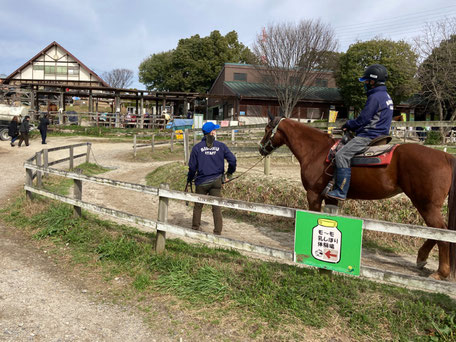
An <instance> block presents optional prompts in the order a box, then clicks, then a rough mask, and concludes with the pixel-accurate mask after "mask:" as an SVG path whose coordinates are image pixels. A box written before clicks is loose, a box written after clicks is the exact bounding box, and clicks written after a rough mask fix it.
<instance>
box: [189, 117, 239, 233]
mask: <svg viewBox="0 0 456 342" xmlns="http://www.w3.org/2000/svg"><path fill="white" fill-rule="evenodd" d="M218 128H220V126H219V125H215V124H214V123H212V122H206V123H205V124H204V125H203V128H202V130H203V134H204V137H203V139H202V140H201V142H199V143H198V144H196V145H195V146H193V149H192V153H191V154H190V160H189V162H188V175H187V183H190V182H192V181H193V179H195V185H196V193H197V194H200V195H211V196H216V197H221V196H222V182H223V181H224V177H225V175H224V173H225V159H226V160H227V161H228V171H227V177H228V178H231V176H232V175H233V173H234V172H235V171H236V157H235V156H234V154H233V153H231V151H230V149H229V148H228V147H227V146H226V145H225V144H224V143H222V142H219V141H216V140H215V130H216V129H218ZM195 175H196V177H195ZM202 209H203V204H202V203H195V206H194V208H193V220H192V229H194V230H201V229H200V224H201V211H202ZM212 215H213V217H214V234H215V235H221V234H222V228H223V221H222V209H221V208H220V207H218V206H215V205H213V206H212Z"/></svg>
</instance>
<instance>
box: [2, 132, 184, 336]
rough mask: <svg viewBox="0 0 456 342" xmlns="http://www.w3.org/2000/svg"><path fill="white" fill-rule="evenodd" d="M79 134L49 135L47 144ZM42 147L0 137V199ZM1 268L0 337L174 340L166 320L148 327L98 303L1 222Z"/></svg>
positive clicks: (130, 313)
mask: <svg viewBox="0 0 456 342" xmlns="http://www.w3.org/2000/svg"><path fill="white" fill-rule="evenodd" d="M79 140H80V139H68V138H52V139H50V142H49V143H48V145H47V147H55V146H60V145H65V144H71V143H76V142H77V141H79ZM95 145H96V146H97V147H96V150H98V151H99V152H102V151H103V149H104V148H106V150H109V148H108V147H107V146H106V147H103V146H104V145H108V144H100V148H98V145H97V144H95ZM121 145H125V146H122V147H123V148H127V147H128V146H126V145H127V144H119V147H121ZM42 147H43V145H41V144H38V142H37V141H36V140H35V141H32V142H31V145H30V146H29V147H21V148H18V147H15V148H12V147H10V146H9V143H7V142H1V144H0V164H1V165H2V177H0V189H1V192H0V204H5V203H7V202H8V201H10V200H11V198H12V196H13V195H14V194H16V193H17V191H18V189H19V188H20V187H22V186H23V184H24V178H25V177H24V169H23V163H24V161H25V160H26V159H27V158H30V157H31V156H33V154H34V153H35V152H37V151H39V150H41V149H42ZM129 147H130V149H131V145H129ZM111 148H112V145H111ZM0 268H1V272H0V341H15V342H16V341H122V342H125V341H179V337H176V335H174V334H170V335H168V334H167V333H166V330H167V327H166V326H163V329H161V331H160V330H156V329H154V331H152V329H151V328H150V327H149V326H148V325H147V324H146V323H144V322H143V318H142V317H141V315H140V314H138V313H137V312H135V311H134V310H132V309H129V308H125V307H120V306H117V305H112V304H104V303H102V299H101V298H99V297H98V296H97V294H95V293H91V291H90V290H87V289H86V288H85V287H84V283H83V282H79V280H78V279H74V278H73V277H72V276H71V275H69V274H67V272H65V270H60V269H59V267H58V266H57V265H55V264H54V263H53V262H52V261H51V258H50V257H48V256H47V254H46V251H43V250H41V249H37V248H36V247H33V246H32V245H31V244H30V243H28V241H25V240H24V239H23V237H22V236H21V234H20V233H18V232H16V231H15V229H14V227H6V226H4V225H0Z"/></svg>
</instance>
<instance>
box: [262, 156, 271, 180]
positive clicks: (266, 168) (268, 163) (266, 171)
mask: <svg viewBox="0 0 456 342" xmlns="http://www.w3.org/2000/svg"><path fill="white" fill-rule="evenodd" d="M270 170H271V156H270V155H269V156H266V158H264V174H265V175H266V176H269V174H270Z"/></svg>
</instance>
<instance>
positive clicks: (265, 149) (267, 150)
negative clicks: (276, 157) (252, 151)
mask: <svg viewBox="0 0 456 342" xmlns="http://www.w3.org/2000/svg"><path fill="white" fill-rule="evenodd" d="M277 119H278V118H277V117H276V118H275V119H274V120H273V121H271V122H270V124H268V126H269V127H272V124H274V121H277ZM283 119H285V118H280V119H279V120H278V121H277V124H275V126H274V127H273V128H272V132H271V135H270V136H269V139H268V141H267V142H266V143H265V144H264V145H263V144H261V143H260V150H261V151H262V152H264V154H265V155H268V154H271V153H272V152H273V151H274V150H275V149H276V148H277V147H278V146H274V145H273V144H272V138H274V135H275V134H276V132H277V129H278V128H279V124H280V122H281V121H282V120H283Z"/></svg>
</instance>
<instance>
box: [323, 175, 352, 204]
mask: <svg viewBox="0 0 456 342" xmlns="http://www.w3.org/2000/svg"><path fill="white" fill-rule="evenodd" d="M350 178H351V168H349V167H348V168H341V169H336V184H335V187H334V189H333V190H332V191H330V192H328V193H327V195H326V197H329V198H333V199H336V200H339V201H345V200H346V199H347V193H348V188H349V187H350Z"/></svg>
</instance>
